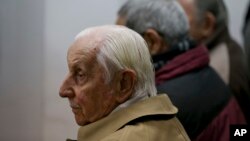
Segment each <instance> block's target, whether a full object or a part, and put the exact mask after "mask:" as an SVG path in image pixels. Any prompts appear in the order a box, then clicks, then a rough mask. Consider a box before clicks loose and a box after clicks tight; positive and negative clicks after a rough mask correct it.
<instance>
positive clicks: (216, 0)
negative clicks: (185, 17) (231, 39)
mask: <svg viewBox="0 0 250 141" xmlns="http://www.w3.org/2000/svg"><path fill="white" fill-rule="evenodd" d="M194 1H195V4H196V8H197V17H198V20H199V21H200V22H201V21H203V20H204V16H205V13H206V12H211V13H212V14H213V15H214V17H215V19H216V23H215V26H216V29H218V28H222V27H225V26H227V25H228V12H227V9H226V6H225V3H224V2H223V0H194ZM199 21H198V22H199Z"/></svg>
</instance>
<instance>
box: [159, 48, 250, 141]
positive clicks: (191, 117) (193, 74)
mask: <svg viewBox="0 0 250 141" xmlns="http://www.w3.org/2000/svg"><path fill="white" fill-rule="evenodd" d="M205 58H207V59H205ZM208 62H209V60H208V51H207V50H206V49H205V47H203V46H200V47H197V48H194V49H192V50H190V51H187V52H186V53H183V54H181V55H178V56H176V57H175V58H174V59H172V60H171V61H169V62H168V63H167V64H166V65H165V66H163V67H162V68H161V69H160V70H158V71H157V72H156V82H157V89H158V92H159V93H162V92H164V93H167V94H168V95H169V97H170V99H171V101H172V102H173V104H174V105H175V106H177V108H178V109H179V113H178V114H177V117H178V118H179V120H180V121H181V123H182V124H183V126H184V128H185V129H186V131H187V133H188V135H189V136H190V138H191V140H195V139H196V140H205V139H206V138H208V137H209V138H208V139H211V138H212V139H213V140H216V141H220V138H221V139H222V140H223V139H226V138H228V137H229V130H226V129H227V128H229V124H231V123H237V124H240V123H245V118H244V116H243V113H242V111H241V109H240V108H239V106H238V103H237V102H236V101H235V99H234V97H233V95H232V94H231V93H230V90H229V89H228V87H227V86H226V85H225V83H224V82H223V81H222V80H221V78H220V77H219V76H218V75H217V73H216V72H215V71H214V70H213V69H212V68H210V67H209V66H208ZM173 66H174V67H173ZM169 74H171V75H169ZM229 107H230V110H231V111H230V112H229V111H228V108H229ZM224 118H227V119H228V120H227V121H226V122H224V120H225V119H224ZM217 121H220V122H221V123H222V124H215V123H216V122H217ZM222 121H223V122H222ZM213 127H215V128H218V129H221V130H214V128H213ZM218 135H220V136H218ZM223 135H224V136H223Z"/></svg>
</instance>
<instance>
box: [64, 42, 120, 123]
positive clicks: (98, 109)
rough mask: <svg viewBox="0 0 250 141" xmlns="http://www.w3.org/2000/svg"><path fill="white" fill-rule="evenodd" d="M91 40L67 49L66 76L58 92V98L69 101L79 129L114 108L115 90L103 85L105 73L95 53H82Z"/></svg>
mask: <svg viewBox="0 0 250 141" xmlns="http://www.w3.org/2000/svg"><path fill="white" fill-rule="evenodd" d="M91 40H92V39H91V38H83V39H80V40H76V41H75V42H74V44H73V45H72V46H71V47H70V48H69V50H68V57H67V61H68V68H69V73H68V75H67V77H66V79H65V80H64V82H63V84H62V86H61V88H60V96H61V97H66V98H68V100H69V103H70V107H71V108H72V112H73V113H74V115H75V120H76V122H77V124H78V125H80V126H83V125H86V124H89V123H92V122H95V121H96V120H98V119H101V118H103V117H105V116H106V115H108V114H109V113H110V112H111V111H112V110H113V109H114V107H115V106H116V102H115V98H114V89H113V87H112V85H111V84H106V82H105V79H104V74H103V73H104V70H103V68H102V67H101V66H100V65H99V64H98V63H97V62H96V53H95V51H94V50H93V51H92V52H91V51H88V52H86V50H84V46H85V45H90V44H88V43H89V42H90V41H91Z"/></svg>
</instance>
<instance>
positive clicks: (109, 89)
mask: <svg viewBox="0 0 250 141" xmlns="http://www.w3.org/2000/svg"><path fill="white" fill-rule="evenodd" d="M67 61H68V67H69V74H68V75H67V77H66V79H65V81H64V82H63V84H62V86H61V88H60V96H61V97H64V98H68V100H69V103H70V107H71V108H72V111H73V113H74V115H75V120H76V122H77V124H78V125H80V126H81V127H80V129H79V132H78V141H110V140H116V141H118V140H121V141H128V140H131V141H156V140H157V141H167V140H169V141H175V140H176V141H177V140H178V141H186V140H189V138H188V136H187V134H186V132H185V130H184V129H183V127H182V125H181V124H180V123H179V121H178V120H177V118H176V117H175V114H176V113H177V109H176V108H175V107H174V106H173V105H172V103H171V102H170V100H169V98H168V97H167V96H166V95H160V96H155V95H156V88H155V84H154V71H153V66H152V63H151V59H150V54H149V52H148V48H147V45H146V44H145V41H144V40H143V38H142V37H141V36H140V35H139V34H137V33H136V32H134V31H132V30H130V29H128V28H125V27H121V26H115V25H113V26H100V27H92V28H88V29H85V30H84V31H82V32H81V33H79V34H78V35H77V36H76V39H75V41H74V43H73V44H72V46H71V47H70V48H69V50H68V56H67Z"/></svg>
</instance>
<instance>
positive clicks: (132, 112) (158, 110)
mask: <svg viewBox="0 0 250 141" xmlns="http://www.w3.org/2000/svg"><path fill="white" fill-rule="evenodd" d="M177 111H178V110H177V108H176V107H174V106H173V105H172V103H171V101H170V99H169V98H168V97H167V95H165V94H162V95H158V96H154V97H151V98H148V99H146V100H142V101H139V102H137V103H135V104H132V105H131V106H129V107H127V108H124V109H121V110H119V111H116V112H114V113H112V114H110V115H108V116H107V117H105V118H103V119H101V120H98V121H96V122H94V123H91V124H88V125H85V126H82V127H80V129H79V131H78V141H83V140H84V141H98V140H100V139H102V138H104V137H106V136H108V135H110V134H112V133H114V132H115V131H117V130H118V129H119V128H121V127H123V126H124V125H126V124H127V123H128V122H130V121H132V120H134V119H137V118H139V117H143V116H147V115H175V114H176V113H177Z"/></svg>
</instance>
